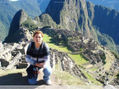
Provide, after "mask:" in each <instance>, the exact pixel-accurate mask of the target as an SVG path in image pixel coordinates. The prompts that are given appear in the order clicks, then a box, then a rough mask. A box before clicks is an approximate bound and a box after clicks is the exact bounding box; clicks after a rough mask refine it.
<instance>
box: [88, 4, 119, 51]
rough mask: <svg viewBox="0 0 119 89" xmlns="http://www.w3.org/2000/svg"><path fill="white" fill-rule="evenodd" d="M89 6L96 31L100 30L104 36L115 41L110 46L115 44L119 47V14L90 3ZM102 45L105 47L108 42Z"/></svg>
mask: <svg viewBox="0 0 119 89" xmlns="http://www.w3.org/2000/svg"><path fill="white" fill-rule="evenodd" d="M87 6H88V8H89V9H88V13H89V14H88V15H89V17H90V19H91V20H92V24H93V26H94V27H95V29H97V30H99V32H101V33H102V34H106V35H108V37H109V36H110V37H111V39H113V41H111V40H110V42H111V43H110V45H113V43H115V44H116V45H117V46H118V45H119V41H118V37H119V35H118V34H119V31H118V29H119V24H118V23H119V20H118V18H119V12H117V11H115V10H112V9H109V8H105V7H103V6H98V5H93V4H91V3H89V2H87ZM98 38H99V37H98ZM101 38H102V37H101ZM102 39H103V38H102ZM109 39H110V38H109ZM103 41H104V40H103ZM101 43H102V44H103V45H107V43H108V42H106V41H105V42H101ZM108 48H111V47H108ZM116 49H117V48H116Z"/></svg>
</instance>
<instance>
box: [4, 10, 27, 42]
mask: <svg viewBox="0 0 119 89" xmlns="http://www.w3.org/2000/svg"><path fill="white" fill-rule="evenodd" d="M27 19H28V16H27V14H26V13H25V12H24V10H19V11H18V12H17V13H16V14H15V16H14V18H13V20H12V22H11V25H10V30H9V34H8V36H7V37H6V39H5V41H4V42H7V43H11V42H18V41H19V40H20V39H22V38H24V36H23V35H25V32H26V29H25V28H20V26H21V24H22V23H23V22H24V21H26V20H27ZM27 32H28V30H27Z"/></svg>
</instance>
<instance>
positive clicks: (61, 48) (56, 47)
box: [43, 34, 71, 53]
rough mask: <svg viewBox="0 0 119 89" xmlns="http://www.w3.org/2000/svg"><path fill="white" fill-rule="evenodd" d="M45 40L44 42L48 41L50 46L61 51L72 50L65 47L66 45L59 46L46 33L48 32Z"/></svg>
mask: <svg viewBox="0 0 119 89" xmlns="http://www.w3.org/2000/svg"><path fill="white" fill-rule="evenodd" d="M43 40H44V42H46V43H47V44H48V46H49V47H50V48H53V49H56V50H58V51H61V52H66V53H71V51H70V50H68V48H67V47H65V46H57V45H56V44H55V43H52V42H51V37H50V36H48V35H46V34H44V38H43Z"/></svg>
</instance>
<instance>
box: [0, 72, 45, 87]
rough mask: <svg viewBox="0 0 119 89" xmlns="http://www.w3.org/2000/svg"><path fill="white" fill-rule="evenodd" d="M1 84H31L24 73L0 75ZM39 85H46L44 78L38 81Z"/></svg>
mask: <svg viewBox="0 0 119 89" xmlns="http://www.w3.org/2000/svg"><path fill="white" fill-rule="evenodd" d="M0 85H29V84H28V82H27V76H24V77H23V76H22V73H14V74H8V75H5V76H2V77H0ZM38 85H45V83H44V81H43V80H39V81H38Z"/></svg>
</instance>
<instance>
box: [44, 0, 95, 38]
mask: <svg viewBox="0 0 119 89" xmlns="http://www.w3.org/2000/svg"><path fill="white" fill-rule="evenodd" d="M46 13H48V14H49V15H50V16H51V17H52V18H53V20H54V21H55V22H56V23H57V24H60V25H61V27H62V28H65V29H70V30H78V31H81V32H82V33H83V34H84V35H85V36H87V37H92V36H95V38H96V35H95V31H94V29H93V27H92V25H91V21H90V19H89V18H88V11H87V4H86V1H85V0H60V1H59V0H51V2H50V3H49V5H48V7H47V9H46Z"/></svg>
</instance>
